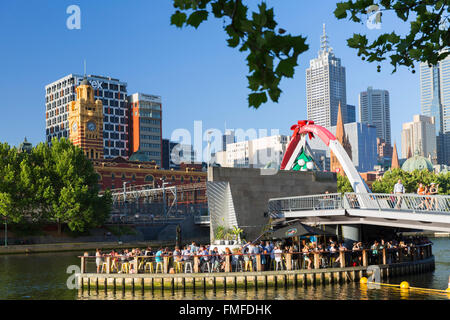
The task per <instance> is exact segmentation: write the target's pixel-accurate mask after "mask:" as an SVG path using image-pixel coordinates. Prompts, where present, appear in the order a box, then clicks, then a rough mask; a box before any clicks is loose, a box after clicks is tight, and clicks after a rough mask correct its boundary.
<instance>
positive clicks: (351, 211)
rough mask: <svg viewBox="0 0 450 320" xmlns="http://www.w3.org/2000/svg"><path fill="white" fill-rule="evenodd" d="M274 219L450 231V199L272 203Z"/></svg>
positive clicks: (356, 196)
mask: <svg viewBox="0 0 450 320" xmlns="http://www.w3.org/2000/svg"><path fill="white" fill-rule="evenodd" d="M269 214H270V216H271V217H272V218H277V219H279V218H286V219H292V218H296V219H299V220H300V221H301V222H303V223H307V224H310V225H327V224H370V225H380V226H389V227H399V228H412V229H423V230H432V231H440V232H450V196H444V195H426V196H419V195H415V194H403V195H397V194H395V195H394V194H380V193H354V192H349V193H345V194H343V195H342V194H340V193H334V194H321V195H310V196H298V197H286V198H274V199H270V200H269Z"/></svg>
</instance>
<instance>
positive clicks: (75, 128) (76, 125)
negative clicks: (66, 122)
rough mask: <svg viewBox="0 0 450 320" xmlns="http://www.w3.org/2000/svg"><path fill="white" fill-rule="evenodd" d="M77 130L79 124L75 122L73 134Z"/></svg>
mask: <svg viewBox="0 0 450 320" xmlns="http://www.w3.org/2000/svg"><path fill="white" fill-rule="evenodd" d="M77 129H78V124H77V123H76V122H74V123H73V124H72V131H73V132H77Z"/></svg>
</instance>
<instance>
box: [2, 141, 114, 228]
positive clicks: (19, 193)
mask: <svg viewBox="0 0 450 320" xmlns="http://www.w3.org/2000/svg"><path fill="white" fill-rule="evenodd" d="M97 183H98V176H97V173H96V172H95V170H94V167H93V165H92V162H91V161H89V160H88V159H87V158H86V157H85V155H84V154H83V151H82V150H81V149H80V148H78V147H76V146H74V145H73V144H72V143H71V142H69V141H68V140H66V139H61V140H59V141H58V140H57V139H54V140H52V147H49V146H48V145H47V144H44V143H41V144H39V145H37V146H36V147H35V148H33V150H32V151H31V153H30V154H28V153H20V152H18V150H17V149H16V148H10V147H9V146H8V145H7V144H6V143H5V144H0V214H1V215H3V216H5V217H7V218H8V219H10V220H11V221H13V222H16V223H18V222H22V221H24V220H25V221H27V222H31V223H35V222H42V221H55V222H57V223H58V226H60V225H61V223H67V224H68V226H69V228H70V230H72V231H84V230H86V229H87V228H90V227H94V226H97V225H100V224H102V223H103V222H104V221H105V219H106V218H107V216H108V214H109V212H110V210H111V205H112V200H111V194H110V193H109V192H105V194H104V195H103V196H99V195H98V191H99V186H98V184H97Z"/></svg>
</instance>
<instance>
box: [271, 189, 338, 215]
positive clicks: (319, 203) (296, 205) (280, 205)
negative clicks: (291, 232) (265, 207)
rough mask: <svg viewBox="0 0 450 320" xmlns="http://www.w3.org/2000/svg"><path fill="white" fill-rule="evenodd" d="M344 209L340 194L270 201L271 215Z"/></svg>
mask: <svg viewBox="0 0 450 320" xmlns="http://www.w3.org/2000/svg"><path fill="white" fill-rule="evenodd" d="M343 208H344V207H343V203H342V194H340V193H326V194H320V195H310V196H299V197H285V198H273V199H270V200H269V213H278V212H286V211H300V210H336V209H343Z"/></svg>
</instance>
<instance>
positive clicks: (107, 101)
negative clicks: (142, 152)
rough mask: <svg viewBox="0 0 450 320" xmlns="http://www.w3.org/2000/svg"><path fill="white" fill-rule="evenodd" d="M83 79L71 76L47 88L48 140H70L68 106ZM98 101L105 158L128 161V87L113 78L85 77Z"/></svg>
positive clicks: (74, 98) (73, 99)
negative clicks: (100, 108) (54, 138)
mask: <svg viewBox="0 0 450 320" xmlns="http://www.w3.org/2000/svg"><path fill="white" fill-rule="evenodd" d="M83 78H84V77H83V76H80V75H76V74H69V75H67V76H65V77H63V78H61V79H59V80H56V81H55V82H52V83H50V84H48V85H46V86H45V108H46V115H45V117H46V126H45V127H46V138H47V142H50V141H51V139H52V138H53V137H57V138H58V139H59V138H61V137H65V138H69V131H70V128H69V119H68V116H69V104H70V102H71V101H75V100H76V88H77V86H78V85H79V84H80V82H81V81H82V80H83ZM86 78H87V80H88V82H89V84H90V85H91V86H92V88H93V91H94V98H95V100H97V99H100V100H101V101H102V104H103V154H104V157H105V158H113V157H116V156H122V157H128V106H127V83H126V82H122V81H119V80H118V79H114V78H111V77H103V76H94V75H88V76H86Z"/></svg>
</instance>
